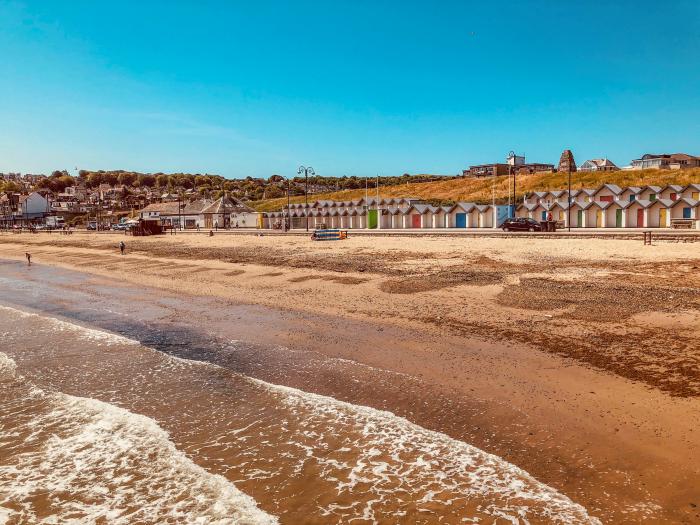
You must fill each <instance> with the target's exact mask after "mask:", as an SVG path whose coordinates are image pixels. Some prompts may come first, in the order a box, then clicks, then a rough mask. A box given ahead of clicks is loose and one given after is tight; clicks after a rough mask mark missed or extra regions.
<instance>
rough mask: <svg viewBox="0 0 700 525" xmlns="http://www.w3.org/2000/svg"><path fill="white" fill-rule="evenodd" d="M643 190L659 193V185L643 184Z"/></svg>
mask: <svg viewBox="0 0 700 525" xmlns="http://www.w3.org/2000/svg"><path fill="white" fill-rule="evenodd" d="M644 190H651V191H653V192H654V193H660V192H661V186H644V188H642V191H644Z"/></svg>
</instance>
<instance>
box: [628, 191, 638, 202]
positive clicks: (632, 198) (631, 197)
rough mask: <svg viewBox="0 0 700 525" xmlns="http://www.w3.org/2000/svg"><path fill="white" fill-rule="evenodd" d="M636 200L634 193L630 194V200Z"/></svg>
mask: <svg viewBox="0 0 700 525" xmlns="http://www.w3.org/2000/svg"><path fill="white" fill-rule="evenodd" d="M636 200H637V196H636V195H635V194H634V193H632V194H630V202H634V201H636Z"/></svg>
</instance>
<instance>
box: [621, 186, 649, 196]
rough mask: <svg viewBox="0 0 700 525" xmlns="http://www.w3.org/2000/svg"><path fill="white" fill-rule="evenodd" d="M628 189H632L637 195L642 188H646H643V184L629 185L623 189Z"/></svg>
mask: <svg viewBox="0 0 700 525" xmlns="http://www.w3.org/2000/svg"><path fill="white" fill-rule="evenodd" d="M627 190H629V191H631V192H632V193H633V194H635V195H638V194H640V193H642V190H644V188H642V187H641V186H627V187H626V188H625V189H624V190H622V191H627Z"/></svg>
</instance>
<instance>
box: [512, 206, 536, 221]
mask: <svg viewBox="0 0 700 525" xmlns="http://www.w3.org/2000/svg"><path fill="white" fill-rule="evenodd" d="M537 206H539V204H538V203H536V202H525V203H523V204H521V205H520V206H518V208H517V209H516V210H515V216H516V217H524V218H528V219H534V218H535V209H536V208H537Z"/></svg>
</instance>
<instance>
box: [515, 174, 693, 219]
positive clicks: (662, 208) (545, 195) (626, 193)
mask: <svg viewBox="0 0 700 525" xmlns="http://www.w3.org/2000/svg"><path fill="white" fill-rule="evenodd" d="M699 204H700V184H689V185H687V186H680V185H674V184H669V185H667V186H665V187H660V186H643V187H639V186H630V187H626V188H621V187H619V186H616V185H614V184H604V185H602V186H600V187H599V188H596V189H579V190H572V192H571V199H570V206H571V210H570V211H569V195H568V192H567V191H566V190H555V191H546V192H534V193H531V194H528V195H526V196H525V199H524V202H523V204H522V205H520V206H518V208H517V210H516V215H517V216H519V217H529V218H532V219H535V220H538V221H539V220H545V219H546V218H547V217H548V216H549V214H550V213H551V214H552V217H553V218H554V220H557V221H559V222H561V223H563V225H564V226H568V222H569V220H571V227H572V228H670V227H673V226H675V225H679V224H682V225H685V226H686V227H690V228H697V229H700V205H699Z"/></svg>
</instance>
